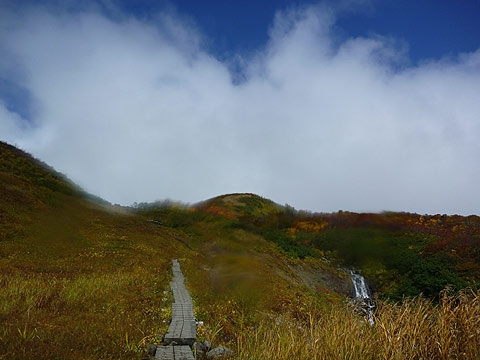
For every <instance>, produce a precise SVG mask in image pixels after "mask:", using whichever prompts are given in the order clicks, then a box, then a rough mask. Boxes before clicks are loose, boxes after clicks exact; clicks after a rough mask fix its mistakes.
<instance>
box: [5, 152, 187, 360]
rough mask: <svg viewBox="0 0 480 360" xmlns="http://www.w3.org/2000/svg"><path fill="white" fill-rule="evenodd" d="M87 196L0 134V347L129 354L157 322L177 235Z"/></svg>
mask: <svg viewBox="0 0 480 360" xmlns="http://www.w3.org/2000/svg"><path fill="white" fill-rule="evenodd" d="M91 199H92V197H91V196H88V195H87V194H85V193H84V192H82V191H81V190H80V189H79V188H78V187H76V186H75V185H73V184H72V183H71V182H70V181H68V180H67V179H66V178H65V177H64V176H62V175H61V174H59V173H58V172H56V171H54V170H53V169H52V168H49V167H48V166H46V165H45V164H43V163H41V162H39V161H37V160H35V159H34V158H32V157H31V156H30V155H28V154H26V153H24V152H22V151H20V150H18V149H16V148H14V147H12V146H9V145H7V144H5V143H0V288H1V291H0V357H2V358H12V359H15V358H24V359H30V358H32V359H33V358H36V359H52V358H68V357H73V356H74V357H76V358H82V359H100V358H112V357H115V358H124V357H126V358H130V359H132V358H135V357H140V355H141V352H142V351H143V346H142V345H143V343H142V342H141V340H142V339H144V340H143V342H145V341H148V339H149V338H155V334H156V333H157V332H158V331H162V329H163V327H164V326H165V325H164V323H163V322H162V318H163V319H165V320H166V318H167V317H168V315H167V314H165V313H163V312H162V311H161V308H162V304H164V303H165V301H164V300H162V299H163V298H164V295H163V294H162V291H163V290H164V289H166V288H167V284H168V277H169V275H168V269H169V267H170V256H176V257H182V256H185V253H186V252H188V251H189V250H188V249H186V248H185V247H184V246H183V245H182V244H181V243H179V242H178V241H176V240H175V238H176V237H178V236H181V235H177V234H175V233H172V232H170V231H169V230H168V229H161V228H158V227H157V226H155V225H153V224H151V223H148V222H146V221H144V219H143V218H142V219H141V218H138V217H135V216H133V215H131V214H128V213H127V212H125V211H120V210H121V209H118V211H115V212H114V211H107V210H106V209H107V208H106V207H104V206H103V205H100V204H99V201H98V200H97V201H95V202H93V201H92V200H91ZM110 209H112V208H110ZM154 319H156V320H157V321H153V320H154Z"/></svg>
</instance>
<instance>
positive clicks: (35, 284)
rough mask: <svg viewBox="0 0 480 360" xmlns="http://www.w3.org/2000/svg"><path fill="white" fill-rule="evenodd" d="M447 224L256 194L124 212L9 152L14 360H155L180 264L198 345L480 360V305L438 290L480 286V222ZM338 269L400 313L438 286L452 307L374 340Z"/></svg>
mask: <svg viewBox="0 0 480 360" xmlns="http://www.w3.org/2000/svg"><path fill="white" fill-rule="evenodd" d="M435 219H437V218H436V217H420V216H418V215H415V214H373V215H372V214H353V213H337V214H309V213H305V212H298V211H295V210H294V209H293V208H291V207H289V206H285V207H283V206H280V205H278V204H275V203H274V202H272V201H270V200H267V199H264V198H261V197H259V196H256V195H253V194H232V195H223V196H220V197H217V198H214V199H211V200H207V201H205V202H203V203H201V204H197V205H195V206H183V205H181V204H175V203H168V202H163V203H152V204H140V205H139V206H138V207H136V208H135V209H132V208H121V207H113V206H110V205H108V204H106V203H105V202H102V201H101V200H99V199H98V198H95V197H92V196H90V195H88V194H86V193H85V192H83V191H82V190H81V189H79V188H78V187H76V186H75V185H74V184H72V183H71V182H70V181H68V180H67V179H66V178H65V177H64V176H63V175H61V174H60V173H58V172H56V171H54V170H53V169H51V168H49V167H48V166H46V165H45V164H43V163H41V162H39V161H37V160H35V159H34V158H32V157H31V156H30V155H28V154H26V153H24V152H22V151H20V150H18V149H16V148H14V147H11V146H9V145H7V144H4V143H0V359H3V358H4V359H64V358H70V357H76V358H81V359H112V358H116V359H141V358H143V356H144V350H145V347H146V344H148V343H155V342H158V341H159V338H158V334H159V333H164V332H165V331H166V329H167V326H168V322H169V316H170V312H169V304H170V301H171V298H170V295H169V294H168V293H164V291H165V290H167V289H168V282H169V279H170V277H171V272H170V265H171V259H172V258H179V259H180V262H181V265H182V269H183V271H184V273H185V275H186V277H187V287H188V288H189V289H190V291H191V293H192V296H193V298H194V302H195V312H196V317H197V319H198V320H201V321H203V322H204V325H203V326H200V327H199V328H198V336H199V338H200V339H209V340H210V341H212V343H213V344H214V345H220V344H222V345H228V346H229V347H231V348H233V349H234V350H235V351H236V354H237V356H239V357H240V358H242V359H314V358H318V359H330V358H338V359H343V358H352V359H365V358H369V359H402V358H434V359H435V358H438V359H446V358H449V357H458V358H465V359H469V358H475V356H477V357H478V354H479V353H480V350H479V346H478V344H479V343H480V333H479V332H478V328H480V297H479V294H478V292H476V291H475V290H474V291H464V292H461V293H447V292H444V293H443V295H442V296H439V292H438V291H437V290H438V289H440V290H441V289H443V287H444V285H446V284H452V285H453V286H457V287H462V286H464V285H468V284H473V283H474V282H475V281H476V280H478V267H477V264H478V246H477V242H476V241H477V240H478V238H477V228H478V222H477V218H476V217H470V218H462V217H443V218H442V217H440V218H439V219H440V220H439V221H437V222H435V221H433V220H435ZM447 245H448V246H447ZM465 248H466V249H467V250H465ZM452 250H455V251H452ZM475 251H477V252H475ZM451 259H454V261H453V260H451ZM435 261H438V262H440V263H439V264H437V263H435ZM444 261H445V262H446V263H448V261H450V263H448V264H449V267H445V266H444V264H445V263H444ZM339 265H348V266H355V267H357V268H360V269H361V270H363V272H364V273H365V274H366V275H367V276H368V278H369V279H370V281H371V282H372V283H373V284H374V285H375V287H376V289H377V290H378V291H380V292H381V293H382V294H384V295H385V296H387V295H390V298H392V297H393V298H394V297H395V296H401V295H402V294H413V295H417V294H418V293H419V292H420V291H424V289H427V288H428V286H432V284H431V282H432V279H433V277H434V275H436V276H437V277H438V279H440V281H438V283H435V284H433V286H432V287H431V290H430V291H431V293H428V294H427V295H430V297H431V298H435V297H439V299H440V300H439V301H440V302H439V303H437V302H436V300H435V301H431V300H425V299H423V298H417V299H415V300H405V301H403V302H401V303H399V304H394V303H391V302H390V301H386V300H378V302H377V309H376V314H375V315H376V324H375V325H374V326H369V325H368V324H367V323H366V322H365V321H364V320H363V317H362V315H361V314H360V313H359V312H358V309H357V308H356V307H355V306H352V305H351V304H350V302H349V301H346V297H347V296H349V295H351V293H352V284H351V281H350V279H349V276H348V275H347V274H346V273H345V272H344V271H342V270H340V269H339V268H338V266H339ZM415 266H418V267H419V269H420V270H414V269H415ZM435 266H438V267H437V268H436V267H435ZM423 267H425V269H424V270H422V269H423ZM422 271H423V272H422ZM442 271H446V272H445V273H442ZM438 274H440V275H442V274H443V275H444V276H443V275H442V276H443V277H441V276H438ZM413 275H418V278H415V277H412V276H413ZM452 276H453V277H452ZM409 279H410V281H411V279H413V280H414V282H413V283H412V284H411V286H410V287H409V288H406V287H405V286H406V285H405V281H409ZM456 282H457V283H456ZM407 285H408V284H407ZM413 287H416V288H413ZM402 289H407V290H408V291H410V293H408V292H407V291H404V290H402ZM432 339H435V340H432ZM413 344H415V346H413ZM472 356H473V357H472Z"/></svg>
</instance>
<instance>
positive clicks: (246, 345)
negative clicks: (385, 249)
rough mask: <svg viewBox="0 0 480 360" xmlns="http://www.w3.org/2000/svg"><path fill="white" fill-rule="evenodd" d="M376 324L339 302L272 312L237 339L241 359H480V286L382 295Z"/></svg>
mask: <svg viewBox="0 0 480 360" xmlns="http://www.w3.org/2000/svg"><path fill="white" fill-rule="evenodd" d="M374 316H375V324H374V325H369V324H368V322H367V321H365V320H364V319H363V318H362V317H361V316H360V315H359V314H358V312H356V311H355V309H354V307H352V306H349V305H342V304H335V305H332V307H331V309H330V310H329V311H325V310H323V311H320V310H313V311H311V312H310V313H309V314H308V316H307V319H303V320H298V319H295V318H294V317H292V316H289V315H282V316H277V317H268V318H265V319H264V320H262V321H261V322H260V323H259V325H258V326H257V327H256V328H255V329H253V330H252V329H249V330H248V331H242V332H241V333H240V334H239V336H238V339H237V354H236V356H238V358H240V359H251V360H253V359H265V360H267V359H276V360H282V359H298V360H301V359H305V360H307V359H308V360H314V359H433V360H435V359H480V292H476V291H472V290H465V291H463V292H461V293H459V294H457V295H453V294H450V293H449V292H448V290H445V291H444V292H443V293H442V294H441V296H440V301H439V302H438V303H434V302H432V301H429V300H426V299H424V298H422V297H418V298H415V299H405V300H404V301H403V302H401V303H397V304H393V303H389V302H386V301H378V303H377V308H376V310H375V315H374Z"/></svg>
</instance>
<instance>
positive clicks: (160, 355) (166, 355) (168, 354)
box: [155, 346, 175, 360]
mask: <svg viewBox="0 0 480 360" xmlns="http://www.w3.org/2000/svg"><path fill="white" fill-rule="evenodd" d="M155 360H175V352H174V349H173V346H157V351H156V353H155Z"/></svg>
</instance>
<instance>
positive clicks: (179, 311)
mask: <svg viewBox="0 0 480 360" xmlns="http://www.w3.org/2000/svg"><path fill="white" fill-rule="evenodd" d="M172 270H173V281H172V282H171V283H170V288H171V289H172V293H173V304H172V322H171V323H170V327H169V328H168V333H167V334H166V335H165V337H164V339H163V341H164V342H165V343H166V344H167V346H158V347H157V352H156V353H155V359H156V360H194V357H193V353H192V350H191V349H190V346H191V345H193V343H194V342H195V339H196V338H197V323H196V321H195V316H194V314H193V301H192V298H191V297H190V294H189V292H188V290H187V288H186V287H185V284H184V280H185V278H184V276H183V273H182V270H181V269H180V264H179V263H178V260H173V265H172Z"/></svg>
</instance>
